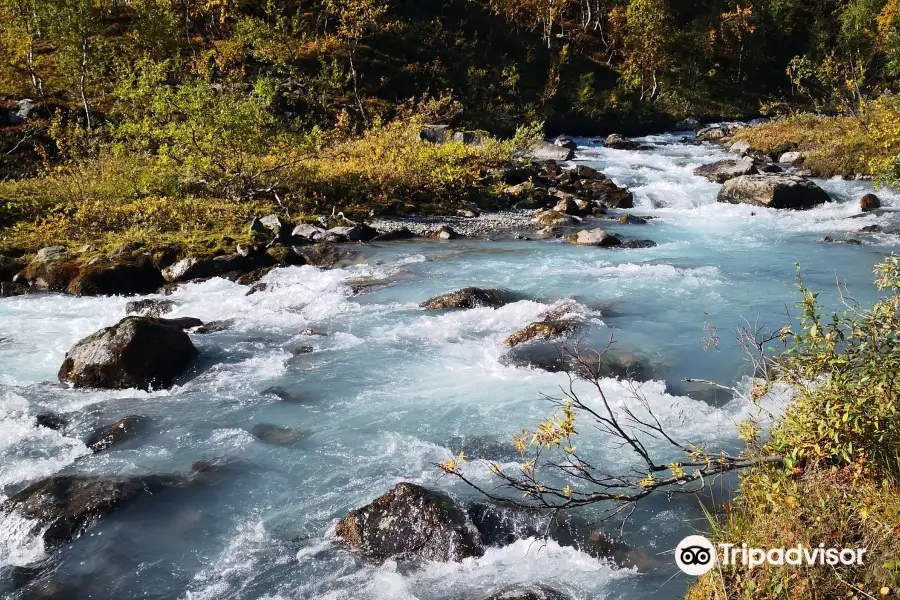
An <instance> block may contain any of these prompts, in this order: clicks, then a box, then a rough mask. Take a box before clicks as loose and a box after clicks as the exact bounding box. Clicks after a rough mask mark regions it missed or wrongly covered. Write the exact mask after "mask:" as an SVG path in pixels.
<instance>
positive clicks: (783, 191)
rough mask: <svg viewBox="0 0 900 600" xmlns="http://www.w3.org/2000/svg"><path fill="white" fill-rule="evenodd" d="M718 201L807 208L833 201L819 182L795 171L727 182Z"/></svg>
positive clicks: (745, 177)
mask: <svg viewBox="0 0 900 600" xmlns="http://www.w3.org/2000/svg"><path fill="white" fill-rule="evenodd" d="M717 199H718V201H719V202H729V203H731V204H752V205H754V206H767V207H769V208H795V209H806V208H812V207H814V206H816V205H819V204H823V203H825V202H830V201H831V198H830V197H829V196H828V194H827V193H826V192H825V190H823V189H822V188H820V187H819V186H818V185H816V184H815V183H813V182H812V181H810V180H808V179H804V178H802V177H797V176H796V175H743V176H741V177H735V178H734V179H730V180H728V181H726V182H725V185H724V187H722V189H721V190H719V196H718V198H717Z"/></svg>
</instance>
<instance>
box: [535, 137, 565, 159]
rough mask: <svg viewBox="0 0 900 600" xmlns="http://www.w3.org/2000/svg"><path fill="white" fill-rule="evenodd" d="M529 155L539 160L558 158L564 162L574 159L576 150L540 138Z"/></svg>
mask: <svg viewBox="0 0 900 600" xmlns="http://www.w3.org/2000/svg"><path fill="white" fill-rule="evenodd" d="M529 156H531V158H535V159H537V160H557V161H562V162H564V161H567V160H572V159H573V158H574V157H575V151H574V150H572V149H570V148H563V147H561V146H557V145H556V144H551V143H550V142H547V141H545V140H540V141H538V143H537V144H535V146H534V148H532V149H531V152H529Z"/></svg>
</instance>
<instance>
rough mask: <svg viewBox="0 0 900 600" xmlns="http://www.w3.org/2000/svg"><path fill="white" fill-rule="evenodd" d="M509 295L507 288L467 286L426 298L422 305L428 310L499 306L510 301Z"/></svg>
mask: <svg viewBox="0 0 900 600" xmlns="http://www.w3.org/2000/svg"><path fill="white" fill-rule="evenodd" d="M509 296H510V295H509V293H508V292H506V291H505V290H499V289H482V288H477V287H467V288H463V289H461V290H457V291H455V292H450V293H449V294H443V295H441V296H436V297H434V298H431V299H430V300H426V301H425V302H423V303H422V305H421V306H422V308H427V309H428V310H445V309H448V308H479V307H483V306H486V307H489V308H499V307H501V306H503V305H504V304H506V303H508V302H509V301H510V297H509Z"/></svg>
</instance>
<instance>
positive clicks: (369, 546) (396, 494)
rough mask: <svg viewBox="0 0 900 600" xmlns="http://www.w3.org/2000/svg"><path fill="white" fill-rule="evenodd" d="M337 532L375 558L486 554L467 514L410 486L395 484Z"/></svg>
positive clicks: (439, 495)
mask: <svg viewBox="0 0 900 600" xmlns="http://www.w3.org/2000/svg"><path fill="white" fill-rule="evenodd" d="M335 533H336V534H337V536H338V537H339V538H341V539H343V540H344V542H345V543H346V544H347V545H348V546H349V547H350V548H351V549H353V550H356V551H358V552H361V553H363V554H365V555H366V556H369V557H371V558H376V559H386V558H390V557H394V556H407V557H416V558H421V559H425V560H436V561H459V560H462V559H464V558H467V557H471V556H481V555H482V554H484V548H483V547H482V545H481V539H480V536H479V535H478V532H477V531H476V530H475V528H474V527H473V526H472V525H471V523H470V522H469V519H468V516H467V515H466V512H465V511H464V510H463V509H462V508H460V507H459V506H458V505H457V504H456V502H455V501H454V500H453V499H452V498H451V497H450V496H448V495H447V494H445V493H443V492H438V491H434V490H430V489H427V488H424V487H422V486H419V485H415V484H413V483H398V484H397V485H396V486H395V487H394V489H392V490H391V491H389V492H388V493H386V494H384V495H383V496H380V497H379V498H376V499H375V500H374V501H373V502H372V503H371V504H368V505H366V506H364V507H362V508H358V509H355V510H352V511H350V513H349V514H348V515H347V516H346V517H344V518H343V519H341V520H340V521H339V522H338V524H337V527H336V529H335Z"/></svg>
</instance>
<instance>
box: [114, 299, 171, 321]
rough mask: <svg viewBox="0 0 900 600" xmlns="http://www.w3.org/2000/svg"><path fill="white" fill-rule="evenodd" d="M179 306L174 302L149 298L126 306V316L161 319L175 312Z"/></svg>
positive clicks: (134, 301)
mask: <svg viewBox="0 0 900 600" xmlns="http://www.w3.org/2000/svg"><path fill="white" fill-rule="evenodd" d="M176 306H177V304H176V303H175V302H174V301H173V300H161V299H156V298H147V299H145V300H132V301H131V302H129V303H127V304H126V305H125V314H126V315H137V316H140V317H160V316H162V315H164V314H166V313H169V312H172V311H173V310H175V307H176Z"/></svg>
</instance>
